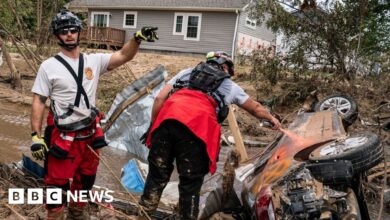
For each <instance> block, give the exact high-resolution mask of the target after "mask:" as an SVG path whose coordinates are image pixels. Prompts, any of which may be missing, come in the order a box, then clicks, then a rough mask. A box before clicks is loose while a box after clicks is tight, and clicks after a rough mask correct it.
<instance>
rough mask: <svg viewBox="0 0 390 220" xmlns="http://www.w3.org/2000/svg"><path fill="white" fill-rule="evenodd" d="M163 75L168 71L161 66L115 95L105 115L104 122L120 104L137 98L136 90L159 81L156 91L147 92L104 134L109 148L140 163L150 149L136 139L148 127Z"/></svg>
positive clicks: (162, 85) (125, 110)
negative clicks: (134, 157)
mask: <svg viewBox="0 0 390 220" xmlns="http://www.w3.org/2000/svg"><path fill="white" fill-rule="evenodd" d="M166 76H167V71H166V70H165V68H164V67H163V66H162V65H159V66H157V67H156V69H154V70H152V71H150V72H149V73H148V74H146V75H144V76H143V77H142V78H140V79H138V80H136V81H134V82H133V83H132V84H131V85H129V86H127V87H126V88H125V89H123V91H122V92H120V93H118V94H117V96H116V97H115V100H114V102H113V104H112V105H111V108H110V110H109V112H108V113H107V116H106V118H107V120H109V119H110V118H111V117H112V116H113V113H114V112H115V111H116V109H117V108H120V107H121V104H122V103H123V102H125V101H126V100H129V99H131V98H132V97H135V96H137V95H138V93H139V91H141V90H142V89H145V87H148V85H149V84H150V83H151V82H153V81H156V80H157V81H158V82H159V84H158V85H157V86H156V87H155V88H153V89H151V90H150V93H146V94H145V95H143V96H142V97H140V98H139V99H138V100H136V101H135V102H133V103H132V104H130V105H129V106H127V108H126V109H124V110H123V111H122V113H121V114H120V115H119V117H118V118H117V119H116V120H115V121H114V122H113V124H112V125H111V127H110V128H109V129H108V130H107V131H106V132H105V135H106V139H107V140H108V141H109V146H110V147H113V148H117V149H121V150H126V151H128V152H130V153H132V154H134V155H135V156H136V157H137V158H139V159H141V160H144V161H146V160H147V155H148V152H149V150H148V148H147V147H145V145H143V144H142V143H141V142H140V140H139V138H140V137H141V136H142V134H144V133H145V131H146V130H147V129H148V127H149V124H150V114H151V109H152V105H153V101H154V98H155V97H156V95H157V94H158V92H159V91H160V90H161V89H162V88H163V87H164V85H165V82H164V79H165V77H166ZM103 126H104V124H103Z"/></svg>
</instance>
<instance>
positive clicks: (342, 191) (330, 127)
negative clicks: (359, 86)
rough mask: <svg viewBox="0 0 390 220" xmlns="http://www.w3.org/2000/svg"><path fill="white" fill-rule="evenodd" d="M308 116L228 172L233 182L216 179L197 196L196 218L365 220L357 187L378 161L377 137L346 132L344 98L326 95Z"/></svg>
mask: <svg viewBox="0 0 390 220" xmlns="http://www.w3.org/2000/svg"><path fill="white" fill-rule="evenodd" d="M316 109H317V110H318V111H317V112H311V113H301V114H299V115H298V116H297V117H296V119H295V120H294V121H293V122H292V123H291V124H290V126H289V127H288V130H284V131H283V133H282V134H281V135H279V136H278V137H277V138H276V139H275V141H273V142H272V143H271V144H269V145H268V147H266V149H265V150H264V151H263V153H262V154H261V155H259V156H256V157H255V158H252V159H250V160H248V161H247V162H244V163H243V164H240V166H238V167H237V166H236V167H235V168H234V169H235V170H234V171H235V172H234V173H235V175H234V176H233V179H232V178H231V179H230V180H229V175H226V174H225V175H224V174H222V176H224V177H223V178H221V184H220V185H219V187H217V188H216V189H214V190H212V191H210V192H209V193H206V194H205V195H203V196H204V197H205V198H204V200H205V202H204V204H203V205H202V207H201V214H200V219H224V218H226V217H222V216H226V214H229V216H230V218H231V219H261V220H267V219H270V220H272V219H369V213H368V209H367V206H366V203H365V198H364V194H363V192H362V190H361V186H362V185H361V180H362V178H364V173H365V172H366V171H367V170H368V169H370V168H372V167H374V166H376V165H377V164H379V163H380V162H381V161H382V160H383V154H384V152H383V149H382V147H381V144H380V140H379V137H378V136H377V135H376V134H374V133H369V132H366V133H359V134H347V133H346V131H345V128H346V127H348V126H350V125H351V124H352V123H353V121H354V120H356V118H357V106H356V103H355V102H354V101H353V100H352V99H351V98H350V97H348V96H340V95H335V96H329V97H327V98H325V100H323V101H321V102H319V103H317V105H316ZM232 155H234V154H232ZM231 161H236V160H234V159H232V160H231ZM232 166H233V167H234V166H235V165H234V162H232ZM230 176H231V175H230ZM228 182H230V185H231V186H228V187H227V186H226V185H229V183H228Z"/></svg>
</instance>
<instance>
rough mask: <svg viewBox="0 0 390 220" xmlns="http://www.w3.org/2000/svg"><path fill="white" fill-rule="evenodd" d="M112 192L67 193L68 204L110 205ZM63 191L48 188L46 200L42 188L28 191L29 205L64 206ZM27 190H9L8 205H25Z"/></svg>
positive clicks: (80, 191) (112, 198) (83, 191)
mask: <svg viewBox="0 0 390 220" xmlns="http://www.w3.org/2000/svg"><path fill="white" fill-rule="evenodd" d="M113 193H114V191H112V190H105V191H92V190H78V191H74V192H71V191H66V202H88V201H91V202H98V203H102V202H105V203H110V202H112V201H113V200H114V197H113V195H112V194H113ZM62 195H63V191H62V189H59V188H47V189H46V200H45V201H44V199H45V196H44V194H43V189H42V188H30V189H27V198H26V199H27V204H31V205H33V204H62V203H63V201H62V200H63V196H62ZM25 202H26V200H25V189H22V188H10V189H8V204H12V205H18V204H25Z"/></svg>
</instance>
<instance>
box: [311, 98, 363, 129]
mask: <svg viewBox="0 0 390 220" xmlns="http://www.w3.org/2000/svg"><path fill="white" fill-rule="evenodd" d="M333 109H334V110H337V112H338V114H339V115H340V117H341V119H342V121H343V125H344V127H345V128H348V127H349V126H351V125H352V124H353V123H354V122H355V121H356V119H357V117H358V106H357V104H356V102H355V101H354V100H353V99H352V98H351V97H349V96H347V95H342V94H337V95H331V96H327V97H325V98H324V99H323V100H321V101H319V102H318V103H317V104H316V105H315V107H314V111H316V112H318V111H328V110H333Z"/></svg>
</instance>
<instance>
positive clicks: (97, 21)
mask: <svg viewBox="0 0 390 220" xmlns="http://www.w3.org/2000/svg"><path fill="white" fill-rule="evenodd" d="M91 26H94V27H109V26H110V13H109V12H100V11H99V12H96V11H95V12H92V13H91Z"/></svg>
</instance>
